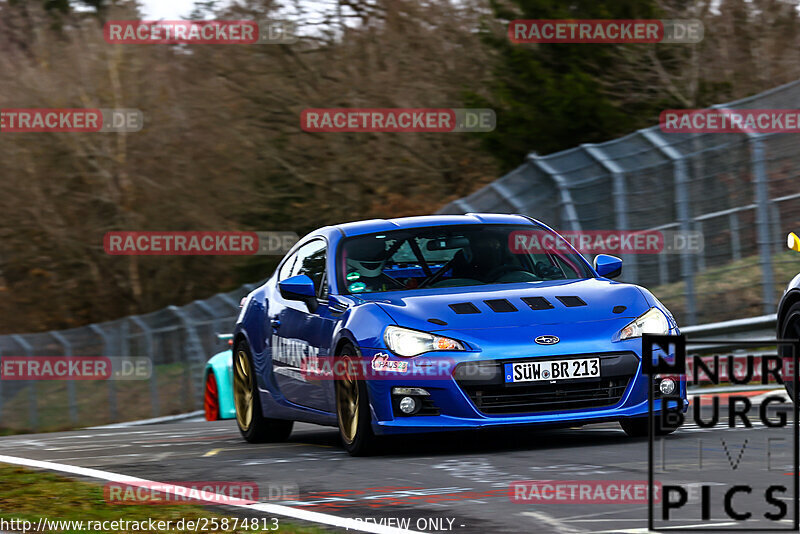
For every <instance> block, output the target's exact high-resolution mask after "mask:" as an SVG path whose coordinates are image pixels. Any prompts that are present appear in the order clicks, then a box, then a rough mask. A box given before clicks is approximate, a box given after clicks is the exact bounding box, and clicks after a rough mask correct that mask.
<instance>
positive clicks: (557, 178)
mask: <svg viewBox="0 0 800 534" xmlns="http://www.w3.org/2000/svg"><path fill="white" fill-rule="evenodd" d="M527 159H528V161H530V162H531V163H532V164H533V165H535V166H536V167H538V168H539V169H541V170H542V171H544V173H545V174H547V175H548V176H549V177H550V178H551V179H552V180H553V182H555V184H556V188H558V193H559V195H560V196H561V208H562V209H563V211H564V215H563V217H564V220H566V221H567V223H568V224H569V229H570V230H572V231H573V232H580V231H581V221H580V219H579V218H578V211H577V210H576V209H575V202H573V200H572V193H570V191H569V187H568V186H567V181H566V179H565V178H564V177H563V176H561V175H560V174H559V173H558V172H556V170H555V169H554V168H553V167H551V166H550V164H549V163H547V162H546V161H544V160H543V159H542V158H541V157H539V156H538V155H536V154H533V153H531V154H528V156H527Z"/></svg>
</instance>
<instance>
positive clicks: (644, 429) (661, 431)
mask: <svg viewBox="0 0 800 534" xmlns="http://www.w3.org/2000/svg"><path fill="white" fill-rule="evenodd" d="M647 420H648V418H647V417H635V418H631V419H622V420H620V422H619V426H621V427H622V430H624V431H625V433H626V434H627V435H628V436H629V437H632V438H644V437H647V436H648V435H649V428H648V421H647ZM653 422H654V423H655V424H656V432H655V434H656V436H666V435H669V434H672V433H673V432H675V430H677V429H675V428H669V427H667V428H664V427H662V426H661V424H660V423H659V421H658V418H656V419H655V420H654V421H653Z"/></svg>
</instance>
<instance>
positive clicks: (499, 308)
mask: <svg viewBox="0 0 800 534" xmlns="http://www.w3.org/2000/svg"><path fill="white" fill-rule="evenodd" d="M483 302H485V303H486V305H487V306H489V307H490V308H491V309H492V311H494V312H498V313H504V312H515V311H517V308H516V306H514V305H513V304H511V303H510V302H509V301H507V300H506V299H494V300H484V301H483Z"/></svg>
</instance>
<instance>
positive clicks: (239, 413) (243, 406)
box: [233, 350, 253, 430]
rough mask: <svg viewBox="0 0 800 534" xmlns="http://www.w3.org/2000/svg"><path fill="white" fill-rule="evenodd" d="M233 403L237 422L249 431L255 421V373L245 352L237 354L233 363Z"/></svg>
mask: <svg viewBox="0 0 800 534" xmlns="http://www.w3.org/2000/svg"><path fill="white" fill-rule="evenodd" d="M233 401H234V404H235V405H236V422H237V423H239V428H241V429H242V430H248V429H249V428H250V423H251V422H252V421H253V373H251V372H250V360H249V359H248V357H247V353H246V352H245V351H243V350H239V351H237V352H236V358H234V362H233Z"/></svg>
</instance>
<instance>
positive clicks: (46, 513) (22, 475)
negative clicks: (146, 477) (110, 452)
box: [0, 464, 323, 534]
mask: <svg viewBox="0 0 800 534" xmlns="http://www.w3.org/2000/svg"><path fill="white" fill-rule="evenodd" d="M251 517H253V516H251ZM42 518H44V519H47V520H50V521H83V523H84V525H85V528H83V529H80V528H75V525H74V524H73V525H72V527H73V528H69V527H67V528H63V529H60V528H59V529H56V528H53V527H51V528H50V529H48V530H46V531H47V532H56V533H59V534H61V533H76V534H77V533H82V534H85V533H86V532H115V533H116V532H125V533H127V532H139V533H141V532H159V533H164V532H210V533H223V532H225V533H232V532H238V533H242V534H253V533H254V532H266V531H267V530H269V527H271V525H272V524H273V523H272V521H271V520H268V521H267V522H266V526H267V529H265V530H260V529H259V530H252V529H251V530H247V529H242V528H241V526H240V527H239V528H237V529H235V530H234V529H233V528H232V524H233V522H234V521H235V518H233V517H232V516H227V515H222V514H220V513H217V512H214V511H212V510H211V507H205V506H199V505H113V504H108V503H106V502H105V501H104V500H103V488H102V487H101V486H99V485H96V484H90V483H88V482H78V481H75V480H71V479H69V478H65V477H62V476H59V475H54V474H51V473H44V472H39V471H33V470H30V469H25V468H22V467H17V466H9V465H5V464H0V525H3V524H4V523H3V521H5V522H6V523H5V525H6V526H9V523H8V522H10V521H11V520H27V521H30V522H31V523H32V524H33V525H34V528H36V526H38V524H39V520H40V519H42ZM223 518H227V519H228V520H229V521H230V523H229V525H230V526H231V528H228V529H227V530H222V529H218V530H214V529H213V528H205V529H202V528H198V529H197V530H189V529H186V528H184V529H177V528H175V527H176V524H177V522H178V521H179V520H181V519H183V520H184V525H185V523H186V522H188V521H197V520H201V521H203V522H204V521H205V520H206V519H208V520H209V521H208V525H209V526H211V525H213V522H212V521H211V520H212V519H216V520H217V521H218V525H221V524H222V519H223ZM149 519H153V520H154V521H156V522H158V521H171V522H172V525H173V526H172V528H168V529H166V530H152V529H147V528H145V529H140V530H122V529H118V530H96V529H94V528H92V529H89V528H86V527H88V525H87V522H88V521H100V522H102V521H116V520H127V521H145V522H147V521H148V520H149ZM241 521H242V519H239V523H240V525H241ZM258 526H261V527H263V526H265V523H264V522H263V520H262V521H260V522H259V523H258ZM278 527H279V528H278V529H277V530H269V531H270V532H277V533H284V534H321V533H322V532H323V531H322V530H320V529H318V528H314V527H301V526H297V525H292V524H289V523H286V522H285V520H284V519H283V518H278ZM0 530H2V529H0ZM8 530H11V529H10V528H9V529H8ZM15 530H17V529H15Z"/></svg>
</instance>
